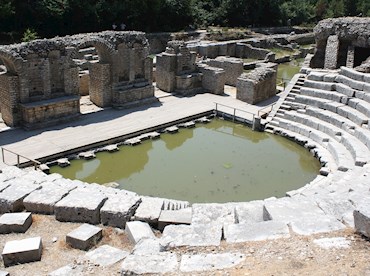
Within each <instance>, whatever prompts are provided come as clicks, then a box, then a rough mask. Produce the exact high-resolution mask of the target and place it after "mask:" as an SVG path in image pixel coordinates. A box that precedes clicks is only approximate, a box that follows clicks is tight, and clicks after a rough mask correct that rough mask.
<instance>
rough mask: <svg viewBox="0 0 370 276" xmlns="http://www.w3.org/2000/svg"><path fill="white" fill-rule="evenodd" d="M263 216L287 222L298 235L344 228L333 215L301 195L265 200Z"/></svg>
mask: <svg viewBox="0 0 370 276" xmlns="http://www.w3.org/2000/svg"><path fill="white" fill-rule="evenodd" d="M264 218H265V220H269V219H272V220H275V221H281V222H285V223H289V224H290V225H291V227H292V230H293V231H294V232H295V233H297V234H300V235H311V234H315V233H321V232H330V231H334V230H340V229H343V228H345V226H344V225H343V224H342V223H340V222H339V221H338V220H337V219H336V218H335V217H333V216H331V215H326V214H325V213H324V212H323V211H322V210H321V209H320V208H319V207H318V206H317V205H316V203H315V202H313V201H311V200H308V199H306V198H304V197H302V196H300V197H295V198H294V199H291V198H281V199H277V200H265V206H264Z"/></svg>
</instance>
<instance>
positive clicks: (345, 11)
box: [0, 0, 370, 37]
mask: <svg viewBox="0 0 370 276" xmlns="http://www.w3.org/2000/svg"><path fill="white" fill-rule="evenodd" d="M347 15H349V16H358V15H360V16H370V1H369V0H258V1H256V0H202V1H199V0H1V1H0V26H1V30H0V31H2V32H18V33H21V34H22V33H24V32H25V31H26V30H27V29H30V30H31V29H32V30H34V31H35V32H37V33H38V34H39V35H40V36H43V37H50V36H55V35H66V34H74V33H79V32H94V31H101V30H107V29H112V25H116V26H117V29H120V26H121V24H123V25H124V26H125V29H126V30H141V31H146V32H157V31H179V30H184V29H187V28H189V27H207V26H211V25H220V26H225V27H247V26H278V25H286V24H305V23H310V24H314V23H316V22H317V21H319V20H321V19H323V18H328V17H338V16H347Z"/></svg>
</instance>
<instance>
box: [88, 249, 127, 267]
mask: <svg viewBox="0 0 370 276" xmlns="http://www.w3.org/2000/svg"><path fill="white" fill-rule="evenodd" d="M128 255H129V253H128V252H127V251H124V250H120V249H118V248H114V247H112V246H109V245H102V246H100V247H98V248H96V249H95V250H92V251H90V252H88V253H86V255H85V258H86V259H88V260H89V261H90V262H91V263H93V264H97V265H100V266H110V265H113V264H115V263H117V262H119V261H121V260H122V259H124V258H126V257H127V256H128Z"/></svg>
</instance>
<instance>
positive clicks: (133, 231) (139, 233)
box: [125, 221, 155, 244]
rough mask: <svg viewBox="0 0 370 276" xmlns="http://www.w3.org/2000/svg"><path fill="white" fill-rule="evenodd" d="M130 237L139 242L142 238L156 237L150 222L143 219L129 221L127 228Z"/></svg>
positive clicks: (134, 241)
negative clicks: (142, 220)
mask: <svg viewBox="0 0 370 276" xmlns="http://www.w3.org/2000/svg"><path fill="white" fill-rule="evenodd" d="M125 231H126V233H127V235H128V237H129V239H130V240H131V241H132V242H133V243H135V244H136V243H138V242H139V241H140V240H142V239H154V238H155V236H154V233H153V231H152V229H151V228H150V226H149V224H148V223H146V222H141V221H129V222H127V223H126V229H125Z"/></svg>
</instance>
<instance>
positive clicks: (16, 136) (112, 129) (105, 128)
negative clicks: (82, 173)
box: [0, 87, 278, 166]
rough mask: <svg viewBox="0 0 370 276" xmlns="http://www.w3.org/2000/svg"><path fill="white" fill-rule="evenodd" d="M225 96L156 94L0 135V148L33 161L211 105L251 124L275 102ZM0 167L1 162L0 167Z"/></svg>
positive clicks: (8, 160)
mask: <svg viewBox="0 0 370 276" xmlns="http://www.w3.org/2000/svg"><path fill="white" fill-rule="evenodd" d="M225 92H226V94H225V95H223V96H219V95H214V94H208V93H206V94H198V95H196V96H193V97H181V98H180V97H175V96H172V95H166V94H165V93H163V92H161V91H158V92H156V95H158V102H156V103H154V104H151V105H146V106H141V107H138V108H133V109H126V110H116V109H112V108H109V109H105V110H103V111H100V112H96V113H90V114H84V115H81V117H80V119H79V120H76V121H73V122H69V123H65V124H60V125H58V126H54V127H49V128H45V129H39V130H33V131H25V130H23V129H20V128H17V129H12V130H8V131H3V132H0V147H4V148H5V149H8V150H11V151H14V152H16V153H18V154H20V155H23V156H26V157H28V158H31V159H36V160H37V159H41V158H43V157H47V156H52V155H55V154H57V153H60V152H66V151H70V150H72V149H75V148H81V147H83V146H87V145H91V144H96V143H99V142H103V141H107V140H110V139H114V138H116V137H120V136H124V135H127V134H130V133H133V132H136V131H140V130H143V129H147V128H151V127H155V126H159V125H162V124H166V123H170V122H173V121H176V120H179V119H183V118H187V117H189V116H193V115H196V114H199V113H203V112H207V111H210V110H213V109H214V108H215V102H217V103H220V104H223V105H227V106H232V107H233V108H237V109H241V110H244V111H247V112H249V113H246V112H241V111H236V115H237V116H240V117H242V118H245V119H247V120H252V117H253V114H257V113H258V111H259V110H261V109H266V107H268V106H269V105H271V104H272V103H273V102H275V101H276V100H278V97H275V98H273V99H270V100H268V101H266V102H263V103H261V104H258V105H249V104H247V103H244V102H242V101H239V100H237V99H236V98H235V88H232V87H226V89H225ZM219 110H221V111H224V112H227V113H229V114H233V109H232V108H229V107H224V106H221V107H220V106H219ZM0 154H1V152H0ZM4 155H5V162H6V163H8V164H9V163H10V164H12V163H15V162H16V158H15V156H14V155H12V154H10V153H6V154H4ZM1 157H2V156H1ZM1 163H2V158H1V162H0V166H1Z"/></svg>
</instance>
